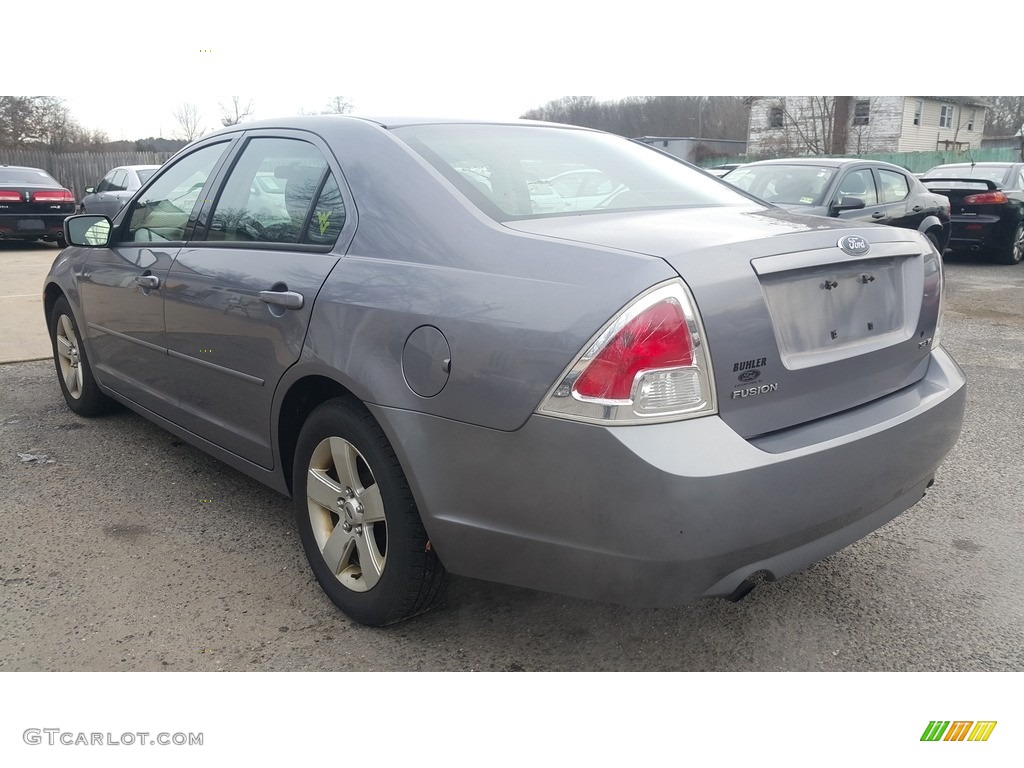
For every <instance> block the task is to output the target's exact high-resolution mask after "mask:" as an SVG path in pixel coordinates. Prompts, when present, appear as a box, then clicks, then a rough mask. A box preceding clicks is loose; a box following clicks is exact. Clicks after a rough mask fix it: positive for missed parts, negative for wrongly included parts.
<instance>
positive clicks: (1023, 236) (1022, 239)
mask: <svg viewBox="0 0 1024 768" xmlns="http://www.w3.org/2000/svg"><path fill="white" fill-rule="evenodd" d="M998 256H999V262H1000V263H1001V264H1020V262H1021V261H1022V260H1024V221H1022V222H1021V223H1020V224H1018V225H1017V229H1016V230H1014V232H1013V237H1012V238H1011V239H1010V244H1009V246H1007V248H1006V249H1005V250H1004V251H1003V252H1002V253H1001V254H999V255H998Z"/></svg>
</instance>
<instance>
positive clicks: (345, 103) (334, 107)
mask: <svg viewBox="0 0 1024 768" xmlns="http://www.w3.org/2000/svg"><path fill="white" fill-rule="evenodd" d="M351 111H352V102H351V101H350V100H349V99H346V98H345V97H344V96H332V97H331V100H330V101H328V102H327V106H326V108H324V111H323V114H325V115H347V114H348V113H349V112H351Z"/></svg>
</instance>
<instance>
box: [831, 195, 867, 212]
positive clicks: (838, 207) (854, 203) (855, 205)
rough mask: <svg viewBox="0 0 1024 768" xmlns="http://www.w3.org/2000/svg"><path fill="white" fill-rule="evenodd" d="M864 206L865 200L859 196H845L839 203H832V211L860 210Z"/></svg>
mask: <svg viewBox="0 0 1024 768" xmlns="http://www.w3.org/2000/svg"><path fill="white" fill-rule="evenodd" d="M863 207H864V200H863V199H862V198H859V197H844V198H843V199H842V200H840V201H839V202H838V203H832V213H839V212H840V211H858V210H860V209H861V208H863Z"/></svg>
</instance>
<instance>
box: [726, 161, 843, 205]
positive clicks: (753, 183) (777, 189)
mask: <svg viewBox="0 0 1024 768" xmlns="http://www.w3.org/2000/svg"><path fill="white" fill-rule="evenodd" d="M835 175H836V169H835V168H823V167H821V166H816V165H753V166H751V165H745V166H742V167H740V168H737V169H736V170H734V171H732V173H730V174H729V175H728V176H725V177H724V178H725V180H726V181H727V182H729V183H730V184H732V185H734V186H736V187H739V188H740V189H742V190H743V191H744V192H749V193H750V194H752V195H755V196H756V197H760V198H761V199H762V200H767V201H768V202H770V203H781V204H783V205H823V204H824V197H825V192H826V190H827V189H828V185H829V182H830V181H832V177H833V176H835Z"/></svg>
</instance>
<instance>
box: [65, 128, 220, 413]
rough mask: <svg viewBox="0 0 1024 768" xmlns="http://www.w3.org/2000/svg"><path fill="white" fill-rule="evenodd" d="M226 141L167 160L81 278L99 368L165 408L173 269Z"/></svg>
mask: <svg viewBox="0 0 1024 768" xmlns="http://www.w3.org/2000/svg"><path fill="white" fill-rule="evenodd" d="M226 147H227V144H226V143H221V144H215V145H210V146H208V147H206V148H204V149H200V150H198V151H196V152H193V153H191V154H189V155H186V156H184V157H182V158H181V159H179V160H177V161H176V162H175V163H174V164H173V165H172V166H169V167H168V168H167V169H166V171H165V172H164V173H163V174H162V175H161V177H160V179H159V180H157V181H156V182H155V183H154V184H153V186H152V187H150V188H149V190H148V191H147V193H146V194H145V196H143V197H142V198H141V199H139V200H137V201H136V202H135V204H134V205H133V207H132V210H131V211H129V212H127V213H126V215H125V216H124V218H123V219H121V220H120V221H121V223H120V226H115V228H114V229H113V231H112V233H111V243H110V245H109V246H108V247H106V248H95V249H93V250H92V251H91V252H90V253H89V260H88V262H87V264H86V268H85V270H84V273H83V276H82V280H81V283H80V286H79V290H80V294H81V301H82V305H83V307H84V308H85V316H86V317H88V318H89V322H88V325H87V327H86V328H85V329H84V333H85V334H86V336H87V337H88V339H89V354H90V357H91V363H92V366H93V368H94V370H95V371H96V375H97V376H98V378H99V379H100V381H102V382H103V383H104V384H105V385H107V386H108V387H110V388H111V389H113V390H114V391H116V392H118V393H119V394H121V395H122V396H124V397H126V398H128V399H129V400H132V401H134V402H136V403H138V404H139V405H142V406H144V407H146V408H149V409H150V410H153V411H155V412H157V413H161V414H164V415H166V413H167V411H168V410H169V408H170V404H171V403H172V402H173V400H174V398H175V397H176V395H175V393H174V388H173V386H171V384H170V382H169V380H168V378H167V376H168V371H167V340H166V335H165V332H164V297H165V293H166V281H167V274H168V271H169V270H170V268H171V264H172V262H173V261H174V258H175V256H177V254H178V250H179V249H180V248H181V247H182V246H183V245H184V244H185V230H186V227H187V226H188V221H189V218H190V216H191V215H192V212H193V209H194V208H196V209H197V208H198V200H199V198H200V192H201V191H202V189H203V186H204V184H205V182H206V180H207V179H208V178H209V177H210V175H211V174H212V172H213V169H214V168H215V166H216V164H217V162H218V160H219V159H220V157H221V155H223V153H224V150H225V148H226Z"/></svg>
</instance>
